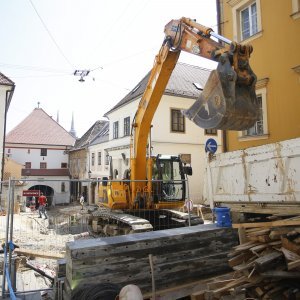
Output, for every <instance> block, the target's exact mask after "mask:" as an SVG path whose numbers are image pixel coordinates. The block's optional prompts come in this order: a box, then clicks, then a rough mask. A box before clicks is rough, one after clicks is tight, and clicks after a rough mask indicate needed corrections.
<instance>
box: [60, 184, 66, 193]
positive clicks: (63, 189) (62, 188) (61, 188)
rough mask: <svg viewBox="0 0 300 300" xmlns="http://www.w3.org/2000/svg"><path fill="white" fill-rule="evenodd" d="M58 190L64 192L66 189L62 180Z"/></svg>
mask: <svg viewBox="0 0 300 300" xmlns="http://www.w3.org/2000/svg"><path fill="white" fill-rule="evenodd" d="M60 191H61V192H62V193H64V192H65V191H66V184H65V183H64V182H62V183H61V186H60Z"/></svg>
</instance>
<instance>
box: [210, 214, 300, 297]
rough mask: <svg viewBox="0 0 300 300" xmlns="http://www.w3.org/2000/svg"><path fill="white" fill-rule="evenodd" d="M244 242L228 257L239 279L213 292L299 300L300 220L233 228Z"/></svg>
mask: <svg viewBox="0 0 300 300" xmlns="http://www.w3.org/2000/svg"><path fill="white" fill-rule="evenodd" d="M233 227H235V228H238V229H239V230H243V231H244V232H243V233H244V238H245V242H244V243H242V244H240V245H238V246H236V247H234V248H233V249H232V251H231V252H230V253H229V255H228V256H229V265H230V267H232V268H233V270H234V271H235V273H236V274H235V275H236V279H235V280H234V281H232V282H230V283H229V284H227V285H224V286H222V287H221V288H219V289H217V290H215V291H214V293H215V294H216V295H218V296H219V297H220V295H225V294H231V295H238V294H239V293H240V292H241V293H243V294H246V297H251V298H254V299H300V217H296V218H291V219H285V220H278V221H273V222H262V223H243V224H233Z"/></svg>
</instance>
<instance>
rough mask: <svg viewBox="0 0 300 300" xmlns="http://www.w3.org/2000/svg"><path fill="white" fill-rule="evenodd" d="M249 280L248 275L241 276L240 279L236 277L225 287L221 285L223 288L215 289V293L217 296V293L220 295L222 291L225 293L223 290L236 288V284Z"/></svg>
mask: <svg viewBox="0 0 300 300" xmlns="http://www.w3.org/2000/svg"><path fill="white" fill-rule="evenodd" d="M247 281H248V280H247V277H244V276H243V277H240V278H238V279H236V280H234V281H232V282H229V283H228V284H226V285H225V286H223V287H221V288H219V289H216V290H214V291H213V294H214V295H215V296H216V295H220V294H221V293H223V292H226V291H228V290H229V289H231V288H234V287H236V286H239V285H240V284H242V283H245V282H247Z"/></svg>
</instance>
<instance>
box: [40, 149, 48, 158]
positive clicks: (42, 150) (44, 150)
mask: <svg viewBox="0 0 300 300" xmlns="http://www.w3.org/2000/svg"><path fill="white" fill-rule="evenodd" d="M41 156H47V149H46V148H42V149H41Z"/></svg>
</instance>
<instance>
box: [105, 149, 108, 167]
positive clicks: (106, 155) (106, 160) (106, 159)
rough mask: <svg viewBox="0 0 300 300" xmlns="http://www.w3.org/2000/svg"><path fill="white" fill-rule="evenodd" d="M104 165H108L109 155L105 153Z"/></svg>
mask: <svg viewBox="0 0 300 300" xmlns="http://www.w3.org/2000/svg"><path fill="white" fill-rule="evenodd" d="M105 165H109V154H108V152H106V154H105Z"/></svg>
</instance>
